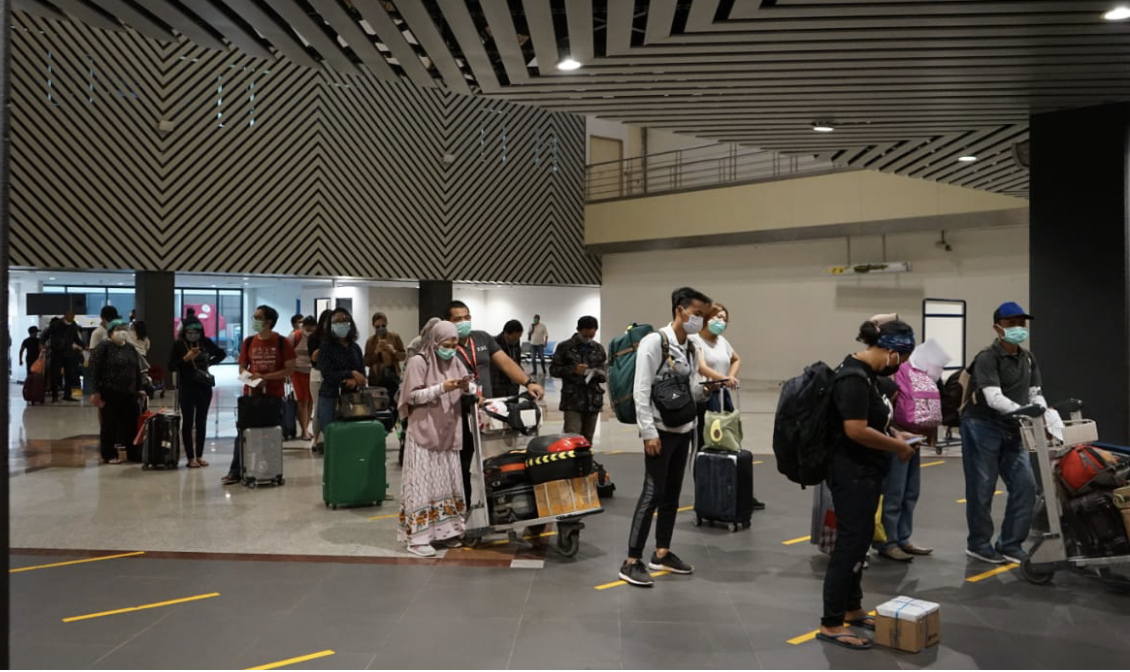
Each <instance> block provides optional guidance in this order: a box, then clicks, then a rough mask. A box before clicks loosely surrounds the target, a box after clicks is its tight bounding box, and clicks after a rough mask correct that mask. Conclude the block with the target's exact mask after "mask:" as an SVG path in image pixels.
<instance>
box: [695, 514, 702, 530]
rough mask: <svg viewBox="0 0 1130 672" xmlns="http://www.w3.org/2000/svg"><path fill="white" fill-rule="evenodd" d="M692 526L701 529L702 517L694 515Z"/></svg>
mask: <svg viewBox="0 0 1130 672" xmlns="http://www.w3.org/2000/svg"><path fill="white" fill-rule="evenodd" d="M694 526H695V527H702V516H700V515H698V514H697V513H696V514H694Z"/></svg>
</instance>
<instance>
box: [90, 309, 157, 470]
mask: <svg viewBox="0 0 1130 672" xmlns="http://www.w3.org/2000/svg"><path fill="white" fill-rule="evenodd" d="M107 331H108V332H109V334H110V337H109V338H108V339H106V340H104V341H102V342H101V343H100V344H99V345H98V347H97V348H95V349H94V352H92V353H90V370H91V375H92V376H93V378H92V383H93V389H94V393H93V394H92V395H91V397H90V403H91V404H92V405H94V406H97V407H98V408H100V409H102V431H101V434H100V444H99V445H100V447H101V451H102V463H103V464H121V460H120V459H119V458H118V450H117V446H125V448H126V454H127V455H128V456H129V461H130V462H140V461H141V449H140V448H139V447H138V446H136V445H134V443H133V440H134V438H135V437H136V435H137V418H138V414H139V413H140V408H139V406H138V397H139V396H145V392H144V391H143V390H142V387H141V386H142V380H141V359H140V356H139V355H138V354H137V350H136V349H135V348H134V347H133V346H132V345H130V343H129V336H128V333H127V332H128V331H129V325H127V324H126V322H125V320H120V319H115V320H111V321H110V323H109V324H108V325H107Z"/></svg>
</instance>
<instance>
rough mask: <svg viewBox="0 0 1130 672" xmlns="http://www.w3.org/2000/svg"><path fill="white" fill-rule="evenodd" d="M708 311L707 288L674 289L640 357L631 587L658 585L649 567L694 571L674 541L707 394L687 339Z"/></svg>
mask: <svg viewBox="0 0 1130 672" xmlns="http://www.w3.org/2000/svg"><path fill="white" fill-rule="evenodd" d="M709 309H710V299H709V298H707V297H706V296H705V295H704V294H702V293H701V292H698V291H695V290H694V289H691V288H690V287H682V288H680V289H676V290H675V291H674V292H673V293H672V294H671V313H672V316H673V317H674V320H673V321H672V322H671V323H670V324H668V325H667V326H665V327H663V328H662V329H660V330H659V331H658V332H655V333H652V334H648V335H647V336H646V337H644V339H643V340H642V341H640V345H639V350H638V353H637V355H636V377H635V386H634V389H635V394H634V398H635V403H636V423H637V425H638V426H639V430H640V437H641V438H642V439H643V445H644V452H645V454H646V455H645V458H644V465H645V467H646V469H647V474H646V476H645V477H644V484H643V492H642V493H641V494H640V499H639V502H638V503H637V504H636V511H635V514H634V515H633V516H632V526H631V531H630V532H629V535H628V558H627V560H625V561H624V564H623V565H622V566H621V567H620V578H621V579H622V580H624V581H626V582H628V583H629V584H631V585H633V586H645V587H647V586H652V585H654V583H655V581H654V580H653V579H652V578H651V574H650V573H649V572H648V569H649V568H650V569H652V570H663V571H668V572H672V573H675V574H690V573H691V572H693V571H694V567H693V566H691V565H689V564H687V563H685V562H683V561H682V560H680V559H679V557H678V556H676V555H675V554H674V553H672V552H671V549H670V546H671V536H672V533H673V531H674V529H675V514H676V512H677V510H678V508H679V493H680V492H681V491H682V488H683V473H684V471H686V466H687V454H688V452H689V451H690V449H691V444H692V442H693V439H694V429H695V422H696V420H695V416H696V414H697V410H696V407H695V400H696V399H697V400H700V401H701V400H703V399H705V390H704V389H703V386H701V385H694V384H693V380H692V379H693V376H694V372H695V371H697V370H698V364H697V357H696V354H695V352H694V349H693V346H690V347H688V340H687V337H688V335H689V334H693V333H698V332H699V331H701V330H702V323H703V319H704V317H705V315H706V313H707V311H708V310H709ZM665 351H666V356H665V355H664V352H665ZM662 409H666V411H664V410H662ZM676 423H677V424H676ZM656 511H658V515H657V516H656V522H655V553H654V554H652V556H651V561H650V562H648V563H647V565H645V564H644V563H643V560H642V558H643V551H644V546H646V544H647V539H648V536H649V534H650V532H651V519H652V515H653V514H655V513H656Z"/></svg>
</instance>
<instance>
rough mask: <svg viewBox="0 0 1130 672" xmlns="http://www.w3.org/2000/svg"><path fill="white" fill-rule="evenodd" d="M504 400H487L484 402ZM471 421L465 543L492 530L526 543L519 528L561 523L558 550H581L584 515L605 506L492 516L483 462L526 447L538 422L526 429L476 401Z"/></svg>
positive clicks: (538, 529)
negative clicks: (520, 516) (501, 517)
mask: <svg viewBox="0 0 1130 672" xmlns="http://www.w3.org/2000/svg"><path fill="white" fill-rule="evenodd" d="M491 401H500V400H497V399H496V400H489V399H488V400H486V402H484V403H490V402H491ZM467 415H468V418H467V421H468V423H469V424H470V427H471V434H472V436H473V437H474V444H475V457H474V459H472V461H471V502H470V503H469V505H468V508H467V529H466V531H465V532H464V536H463V543H464V544H465V545H467V546H469V547H471V548H474V547H475V546H477V545H478V544H479V543H480V542H481V541H482V539H483V537H485V536H486V535H488V534H492V533H495V534H501V533H505V534H507V535H508V536H509V538H510V540H511V541H514V542H516V543H519V544H524V543H525V542H523V541H522V540H521V538H520V537H519V536H518V530H520V529H522V528H531V531H532V532H534V533H538V534H540V533H541V532H543V531H544V530H545V527H546V525H548V524H549V523H556V524H557V550H558V551H559V552H560V553H561V554H562V555H564V556H565V557H568V558H571V557H573V556H574V555H576V554H577V551H578V550H580V547H581V530H583V529H584V527H585V524H584V523H583V522H581V520H582V519H583V518H587V517H588V516H592V515H596V514H598V513H603V512H604V508H603V507H596V508H592V509H585V510H583V511H574V512H572V513H566V514H561V515H555V516H544V517H534V518H525V519H516V518H514V517H511V519H510V521H509V522H495V523H492V522H491V520H490V510H491V507H492V506H493V504H492V502H491V499H490V494H492V493H490V492H488V490H487V486H486V478H485V475H484V470H483V462H484V461H485V460H487V459H489V458H491V457H494V456H496V455H501V454H503V453H506V452H509V451H511V450H516V449H524V448H525V447H526V445H527V444H528V443H529V442H530V439H532V438H533V437H535V436H537V433H538V426H536V425H533V426H530V427H529V428H528V429H526V430H525V431H523V430H519V429H515V428H514V427H512V426H511V425H509V424H507V423H505V422H500V421H498V420H497V419H494V418H491V417H489V416H488V415H487V413H485V412H484V411H483V410H482V408H481V406H479V405H475V406H474V407H472V408H471V410H470V411H468V412H467ZM526 545H527V546H528V544H526Z"/></svg>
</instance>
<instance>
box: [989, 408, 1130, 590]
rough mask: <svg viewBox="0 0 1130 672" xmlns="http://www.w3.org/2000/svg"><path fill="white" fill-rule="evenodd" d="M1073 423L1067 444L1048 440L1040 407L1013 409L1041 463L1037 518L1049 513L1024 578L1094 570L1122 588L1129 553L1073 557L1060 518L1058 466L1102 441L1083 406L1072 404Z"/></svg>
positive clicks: (1067, 428) (1067, 425) (1041, 580)
mask: <svg viewBox="0 0 1130 672" xmlns="http://www.w3.org/2000/svg"><path fill="white" fill-rule="evenodd" d="M1071 405H1072V406H1073V408H1072V412H1071V415H1072V417H1071V419H1069V420H1065V421H1064V437H1063V441H1062V442H1061V441H1059V440H1053V441H1049V440H1048V438H1047V434H1046V429H1047V427H1046V424H1045V422H1044V417H1043V409H1042V408H1041V407H1039V406H1025V407H1024V408H1020V409H1017V410H1016V411H1013V413H1012V414H1011V415H1014V416H1016V417H1017V418H1018V419H1019V420H1020V435H1021V438H1022V439H1023V441H1024V446H1025V448H1027V449H1028V451H1030V453H1031V454H1032V457H1033V458H1034V464H1035V465H1038V467H1039V468H1038V469H1037V485H1038V487H1039V488H1040V493H1041V494H1040V499H1039V500H1038V501H1037V509H1036V511H1037V516H1038V514H1039V513H1040V509H1041V507H1042V508H1043V510H1044V511H1045V512H1046V513H1047V529H1046V530H1040V531H1039V532H1036V535H1037V538H1036V543H1035V544H1034V545H1033V547H1032V550H1031V552H1030V553H1029V555H1028V556H1027V557H1026V558H1024V561H1023V562H1021V563H1020V574H1021V575H1022V576H1023V577H1024V578H1025V579H1026V580H1027V581H1029V582H1031V583H1034V584H1040V585H1042V584H1046V583H1048V582H1050V581H1051V580H1052V578H1053V577H1054V576H1055V573H1056V572H1057V571H1059V570H1062V569H1076V570H1086V569H1092V570H1093V573H1091V572H1088V574H1089V575H1091V576H1095V577H1096V578H1099V579H1102V580H1104V581H1107V582H1109V583H1112V584H1117V585H1119V586H1120V587H1127V586H1130V577H1127V576H1125V575H1119V574H1115V572H1114V571H1113V570H1115V569H1118V568H1130V555H1117V556H1104V557H1087V556H1072V555H1070V554H1069V553H1068V548H1067V544H1066V543H1065V542H1066V539H1065V536H1064V533H1065V531H1064V528H1063V524H1062V522H1061V520H1060V513H1061V512H1060V509H1061V506H1060V496H1059V492H1060V491H1059V483H1058V482H1057V481H1056V478H1055V471H1054V468H1053V466H1054V464H1055V462H1056V461H1058V460H1059V458H1060V457H1061V456H1063V455H1064V454H1065V453H1066V452H1067V451H1068V450H1070V449H1071V448H1072V447H1074V446H1076V445H1079V444H1080V443H1088V442H1093V441H1095V440H1096V439H1097V438H1098V430H1097V427H1096V426H1095V423H1094V421H1092V420H1084V419H1083V418H1082V414H1081V413H1080V412H1079V409H1080V408H1081V404H1080V403H1079V402H1078V401H1074V402H1071Z"/></svg>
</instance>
